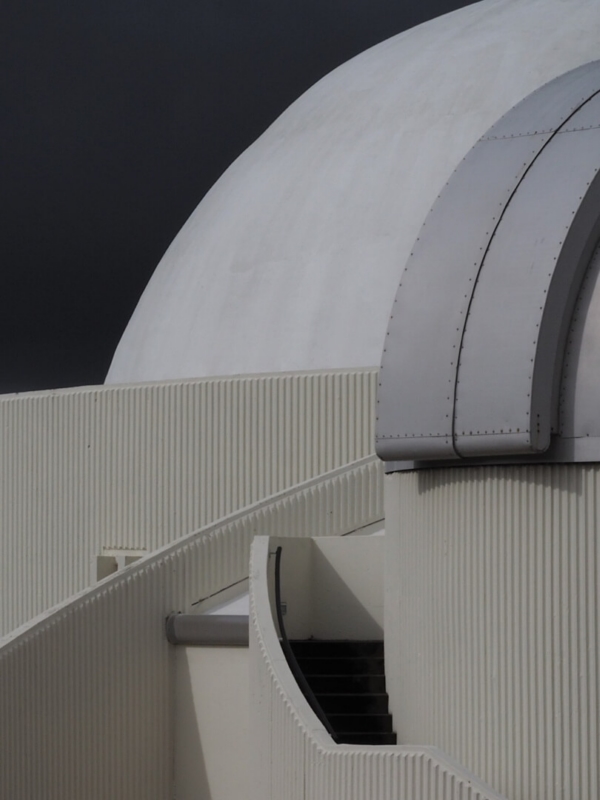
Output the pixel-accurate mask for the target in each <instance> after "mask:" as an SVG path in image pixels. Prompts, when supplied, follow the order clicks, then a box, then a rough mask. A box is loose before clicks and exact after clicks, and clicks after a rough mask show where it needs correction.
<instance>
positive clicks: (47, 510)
mask: <svg viewBox="0 0 600 800" xmlns="http://www.w3.org/2000/svg"><path fill="white" fill-rule="evenodd" d="M375 384H376V370H375V369H356V370H333V371H330V372H314V373H295V374H292V373H289V374H285V373H282V374H276V375H251V376H238V377H230V378H206V379H203V380H190V381H179V382H170V383H156V384H147V385H136V386H122V387H119V386H101V387H87V388H80V389H65V390H60V391H55V392H39V393H32V394H24V395H6V396H4V397H0V635H2V634H4V633H8V632H9V631H10V630H13V629H14V628H16V627H17V626H18V625H21V624H23V623H24V622H26V621H27V620H28V619H31V618H33V617H34V616H36V615H37V614H40V613H42V612H43V611H44V610H45V609H47V608H50V607H51V606H53V605H55V604H56V603H58V602H60V601H61V600H64V599H66V598H67V597H70V596H71V595H72V594H74V593H76V592H78V591H81V590H82V589H84V588H86V587H87V586H90V585H91V584H92V583H94V582H95V580H96V560H97V558H98V557H99V556H102V554H103V553H107V552H108V553H109V554H114V553H119V552H121V551H122V552H125V553H127V552H129V553H135V552H137V551H143V552H148V553H149V552H152V551H153V550H156V549H157V548H159V547H162V546H163V545H165V544H168V543H169V542H172V541H175V540H176V539H178V538H179V537H181V536H184V535H185V534H187V533H189V532H190V531H193V530H198V529H199V528H201V527H203V526H205V525H208V524H209V523H210V522H213V521H215V520H217V519H221V518H223V517H225V516H227V515H228V514H232V513H233V512H235V511H237V510H238V509H239V508H243V507H245V506H248V505H250V504H252V503H255V502H258V501H259V500H260V499H262V498H264V497H269V496H271V495H273V494H276V493H277V492H280V491H282V490H284V489H286V488H288V487H290V486H293V485H296V484H298V483H301V482H302V481H305V480H309V479H310V478H312V477H314V476H316V475H320V474H322V473H324V472H328V471H329V470H332V469H335V468H337V467H340V466H342V465H344V464H347V463H350V462H352V461H355V460H357V459H359V458H363V457H365V456H367V455H369V454H370V453H372V452H373V441H374V433H373V422H374V414H375V412H374V408H375Z"/></svg>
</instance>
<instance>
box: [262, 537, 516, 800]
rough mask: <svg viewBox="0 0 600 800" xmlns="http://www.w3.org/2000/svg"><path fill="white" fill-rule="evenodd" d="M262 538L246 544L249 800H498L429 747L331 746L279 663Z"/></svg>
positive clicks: (285, 667)
mask: <svg viewBox="0 0 600 800" xmlns="http://www.w3.org/2000/svg"><path fill="white" fill-rule="evenodd" d="M270 549H272V548H270V546H269V539H268V538H267V537H262V536H261V537H259V538H257V539H255V541H254V544H253V546H252V558H251V568H250V609H251V611H250V613H251V619H250V664H251V670H252V680H251V686H252V687H253V693H252V695H251V701H252V705H251V717H250V727H251V729H252V730H253V731H254V737H253V747H254V753H253V755H254V758H253V763H254V766H255V772H254V775H253V779H252V783H253V788H254V790H255V794H254V795H253V797H252V800H259V799H260V800H282V798H285V800H307V799H309V800H313V799H314V800H316V798H319V799H321V798H322V799H323V800H325V798H326V800H447V798H450V797H451V798H452V799H453V800H503V798H502V797H501V795H499V794H497V793H496V792H495V791H494V790H493V789H491V788H490V787H489V786H487V785H486V784H484V783H483V782H482V781H480V780H479V779H478V778H476V777H475V776H474V775H472V774H471V773H469V772H468V771H467V770H466V769H464V768H463V767H461V766H460V765H459V764H457V763H455V762H454V761H452V759H450V758H449V757H448V756H446V755H445V754H444V753H442V752H441V751H440V750H437V749H436V748H434V747H402V746H395V747H394V746H373V745H369V746H368V745H336V744H335V743H334V742H333V740H332V739H331V737H330V736H329V735H328V734H327V731H326V730H325V728H324V726H323V725H322V724H321V722H320V721H319V720H318V718H317V716H316V715H315V713H314V712H313V710H312V709H311V708H310V706H309V704H308V702H307V701H306V699H305V698H304V696H303V695H302V692H301V691H300V689H299V688H298V684H297V683H296V681H295V679H294V677H293V675H292V673H291V671H290V668H289V667H288V664H287V662H286V660H285V657H284V655H283V651H282V649H281V645H280V643H279V638H278V635H277V631H276V629H275V625H274V622H273V614H272V609H271V604H270V599H269V591H268V575H267V570H268V561H269V550H270Z"/></svg>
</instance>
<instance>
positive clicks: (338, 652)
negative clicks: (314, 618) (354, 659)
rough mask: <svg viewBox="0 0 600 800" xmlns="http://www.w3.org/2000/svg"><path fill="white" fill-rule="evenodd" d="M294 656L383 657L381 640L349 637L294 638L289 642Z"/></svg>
mask: <svg viewBox="0 0 600 800" xmlns="http://www.w3.org/2000/svg"><path fill="white" fill-rule="evenodd" d="M290 645H291V646H292V650H293V651H294V655H295V656H296V658H298V657H301V656H308V657H311V656H320V657H329V656H333V657H338V658H340V657H343V658H345V657H346V656H377V657H379V658H383V642H382V641H377V640H373V641H354V640H350V639H294V640H292V641H291V642H290Z"/></svg>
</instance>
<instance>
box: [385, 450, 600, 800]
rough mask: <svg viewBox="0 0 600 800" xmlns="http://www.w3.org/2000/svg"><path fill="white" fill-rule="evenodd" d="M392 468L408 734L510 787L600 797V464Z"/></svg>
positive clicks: (554, 799)
mask: <svg viewBox="0 0 600 800" xmlns="http://www.w3.org/2000/svg"><path fill="white" fill-rule="evenodd" d="M385 480H386V529H387V533H386V537H385V539H386V543H387V556H386V568H387V574H386V609H385V633H386V682H387V687H388V691H389V693H390V708H391V711H392V713H393V715H394V725H395V726H396V730H397V733H398V741H399V742H400V743H412V742H422V743H427V744H432V745H435V746H436V747H440V748H442V749H443V750H444V751H446V752H448V753H449V754H450V755H451V756H452V757H453V758H455V759H457V760H458V761H460V762H461V763H463V764H465V765H466V767H467V768H468V769H470V770H471V771H473V772H474V773H475V774H477V775H479V776H480V777H481V778H482V779H483V780H485V781H487V782H488V783H490V784H491V785H492V786H493V787H494V788H495V789H496V790H497V791H498V792H502V793H503V794H506V796H507V797H509V798H510V800H597V798H598V797H599V796H600V762H599V752H598V733H599V731H600V705H599V698H600V669H599V664H600V629H599V625H598V623H599V620H600V592H599V587H598V575H599V574H600V545H599V532H600V510H599V506H598V497H599V496H600V466H599V465H597V464H593V465H580V464H571V465H554V466H548V465H545V466H521V467H471V468H462V469H461V468H458V469H432V470H421V471H419V472H412V473H409V472H406V473H396V474H394V475H392V476H388V477H386V479H385Z"/></svg>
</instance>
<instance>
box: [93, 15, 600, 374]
mask: <svg viewBox="0 0 600 800" xmlns="http://www.w3.org/2000/svg"><path fill="white" fill-rule="evenodd" d="M599 38H600V6H599V4H598V2H597V0H568V2H567V0H485V2H482V3H479V4H476V5H472V6H469V7H467V8H464V9H461V10H459V11H456V12H454V13H452V14H449V15H447V16H445V17H440V18H438V19H436V20H434V21H432V22H429V23H427V24H425V25H422V26H419V27H417V28H415V29H413V30H411V31H408V32H406V33H404V34H401V35H399V36H396V37H394V38H392V39H390V40H388V41H387V42H384V43H383V44H380V45H378V46H377V47H374V48H372V49H371V50H368V51H367V52H365V53H363V54H361V55H360V56H358V57H357V58H355V59H353V60H352V61H350V62H348V63H347V64H345V65H343V66H342V67H340V68H339V69H337V70H335V71H334V72H332V73H331V74H330V75H328V76H326V77H325V78H324V79H323V80H321V81H320V82H319V83H318V84H316V86H314V87H313V88H311V89H310V90H309V91H308V92H306V93H305V94H304V95H303V96H302V97H301V98H300V99H299V100H297V101H296V102H295V103H294V104H293V105H292V106H291V107H290V108H289V109H288V110H287V111H286V112H285V113H284V114H283V115H282V116H281V117H280V118H279V119H278V120H277V121H276V122H275V123H274V124H273V125H272V126H271V127H270V128H269V129H268V130H267V132H266V133H265V134H263V136H261V137H260V138H259V139H258V141H257V142H255V144H253V145H252V146H251V147H250V148H249V149H248V150H247V151H246V152H245V153H244V154H243V155H242V156H241V157H240V158H238V160H237V161H236V162H235V163H234V164H233V165H232V166H231V167H230V169H229V170H227V172H226V173H225V174H224V175H223V177H222V178H221V179H220V180H219V181H218V182H217V184H216V185H215V186H214V187H213V189H212V190H211V191H210V192H209V194H208V195H207V196H206V197H205V199H204V200H203V201H202V202H201V203H200V205H199V206H198V208H197V209H196V211H195V212H194V213H193V214H192V216H191V218H190V219H189V221H188V222H187V223H186V225H185V226H184V228H183V229H182V231H181V233H180V234H179V235H178V237H177V238H176V239H175V241H174V242H173V244H172V245H171V247H170V248H169V250H168V251H167V253H166V255H165V256H164V258H163V260H162V261H161V263H160V265H159V266H158V268H157V270H156V272H155V274H154V276H153V278H152V280H151V281H150V283H149V285H148V287H147V289H146V291H145V293H144V295H143V297H142V299H141V301H140V303H139V304H138V307H137V309H136V311H135V313H134V315H133V317H132V320H131V322H130V324H129V327H128V328H127V331H126V332H125V335H124V336H123V339H122V341H121V343H120V345H119V347H118V349H117V352H116V354H115V357H114V360H113V363H112V366H111V369H110V371H109V374H108V378H107V381H108V382H110V383H115V382H125V381H143V380H154V379H163V378H174V377H195V376H204V375H210V374H234V373H240V372H242V373H251V372H266V371H268V372H276V371H280V370H297V369H322V368H323V369H329V368H332V367H353V366H357V365H374V364H378V363H379V361H380V357H381V351H382V346H383V339H384V334H385V330H386V327H387V322H388V316H389V312H390V308H391V305H392V301H393V298H394V295H395V293H396V289H397V286H398V281H399V277H400V274H401V271H402V269H403V266H404V264H405V263H406V260H407V257H408V255H409V253H410V249H411V247H412V244H413V242H414V241H415V239H416V237H417V236H418V233H419V229H420V226H421V224H422V222H423V220H424V218H425V216H426V214H427V212H428V211H429V208H430V207H431V205H432V202H433V200H434V199H435V197H436V196H437V194H438V192H439V190H440V188H441V186H442V185H443V184H444V183H445V181H446V180H447V178H448V176H449V175H450V173H451V172H452V170H453V169H454V167H455V166H456V165H457V163H458V162H459V161H460V159H461V158H462V157H463V156H464V155H465V154H466V153H467V151H468V150H469V149H470V147H471V146H472V145H473V144H474V143H475V141H476V140H477V139H478V138H479V136H481V135H482V134H483V133H484V132H485V131H486V130H487V129H488V128H489V127H490V126H491V125H492V124H493V123H494V122H495V121H496V120H497V119H498V118H499V117H500V116H501V115H502V114H503V113H504V112H505V111H507V110H508V109H509V108H510V107H511V106H513V105H514V104H515V103H516V102H517V101H519V100H521V99H522V98H523V97H525V96H526V95H527V94H529V93H530V92H532V91H533V90H534V89H535V88H537V87H538V86H540V85H541V84H542V83H545V82H546V81H548V80H550V79H551V78H554V77H556V76H557V75H559V74H561V73H562V72H565V71H566V70H568V69H571V68H573V67H576V66H578V65H580V64H582V63H584V62H586V61H590V60H593V59H596V58H598V57H599V56H600V44H599Z"/></svg>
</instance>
